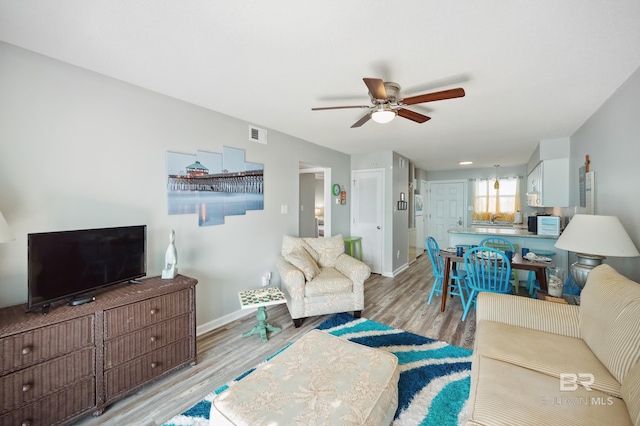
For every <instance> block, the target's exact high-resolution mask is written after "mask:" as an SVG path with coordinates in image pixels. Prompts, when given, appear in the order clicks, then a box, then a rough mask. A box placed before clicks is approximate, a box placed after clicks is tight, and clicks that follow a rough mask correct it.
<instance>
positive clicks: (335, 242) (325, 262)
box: [303, 234, 344, 268]
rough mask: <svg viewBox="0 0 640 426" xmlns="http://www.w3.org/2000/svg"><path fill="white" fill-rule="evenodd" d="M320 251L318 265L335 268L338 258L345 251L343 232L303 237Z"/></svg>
mask: <svg viewBox="0 0 640 426" xmlns="http://www.w3.org/2000/svg"><path fill="white" fill-rule="evenodd" d="M303 240H304V241H305V242H306V243H307V244H308V245H309V246H311V248H312V249H313V250H315V251H316V252H317V253H318V259H317V260H316V261H317V262H318V266H320V267H321V268H333V267H334V265H335V263H336V259H337V258H338V256H340V255H341V254H342V253H344V239H343V238H342V235H341V234H338V235H335V236H333V237H326V238H303Z"/></svg>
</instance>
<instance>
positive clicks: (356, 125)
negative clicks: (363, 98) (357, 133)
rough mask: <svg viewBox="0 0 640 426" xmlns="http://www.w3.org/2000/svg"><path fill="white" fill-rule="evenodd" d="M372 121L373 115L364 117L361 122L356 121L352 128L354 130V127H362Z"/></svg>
mask: <svg viewBox="0 0 640 426" xmlns="http://www.w3.org/2000/svg"><path fill="white" fill-rule="evenodd" d="M370 119H371V114H367V115H365V116H364V117H362V118H361V119H360V120H358V121H356V122H355V123H353V125H352V126H351V128H352V129H353V128H354V127H360V126H362V125H363V124H364V123H366V122H367V121H369V120H370Z"/></svg>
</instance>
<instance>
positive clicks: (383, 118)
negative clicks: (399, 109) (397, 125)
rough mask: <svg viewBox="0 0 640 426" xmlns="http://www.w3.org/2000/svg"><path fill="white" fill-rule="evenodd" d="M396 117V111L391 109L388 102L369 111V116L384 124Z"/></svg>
mask: <svg viewBox="0 0 640 426" xmlns="http://www.w3.org/2000/svg"><path fill="white" fill-rule="evenodd" d="M395 117H396V112H395V111H394V110H392V109H391V108H390V107H389V105H388V104H380V105H378V106H377V107H376V109H375V110H374V111H373V112H372V113H371V118H372V119H373V121H375V122H376V123H380V124H385V123H388V122H390V121H391V120H393V119H394V118H395Z"/></svg>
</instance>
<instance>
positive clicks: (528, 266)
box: [440, 250, 553, 312]
mask: <svg viewBox="0 0 640 426" xmlns="http://www.w3.org/2000/svg"><path fill="white" fill-rule="evenodd" d="M440 256H442V259H443V260H444V278H443V280H442V282H443V285H442V303H441V305H440V311H441V312H444V310H445V309H446V308H447V293H448V290H449V286H448V285H446V284H447V283H448V282H449V280H450V276H451V269H455V268H456V267H457V264H458V263H462V262H463V261H464V255H462V256H458V255H457V254H456V252H455V251H448V250H440ZM552 267H553V264H552V262H541V261H535V260H529V259H527V258H526V257H522V254H520V253H515V254H514V256H513V258H512V259H511V269H522V270H525V271H533V272H535V274H536V279H537V280H538V282H539V283H540V290H542V291H547V268H552Z"/></svg>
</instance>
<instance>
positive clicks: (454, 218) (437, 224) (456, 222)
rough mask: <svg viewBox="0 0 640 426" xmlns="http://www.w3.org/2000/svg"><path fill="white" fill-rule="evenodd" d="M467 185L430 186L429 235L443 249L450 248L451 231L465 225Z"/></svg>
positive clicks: (443, 183) (442, 184)
mask: <svg viewBox="0 0 640 426" xmlns="http://www.w3.org/2000/svg"><path fill="white" fill-rule="evenodd" d="M464 189H465V185H464V182H462V181H456V182H431V183H430V184H429V202H428V203H427V204H428V206H427V207H428V211H429V218H428V222H427V223H428V233H429V235H430V236H432V237H433V238H435V239H436V241H437V242H438V245H439V246H440V247H442V248H444V247H449V233H448V232H447V231H449V229H451V228H455V227H460V226H462V225H463V223H464V219H463V218H464V205H465V194H464Z"/></svg>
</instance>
